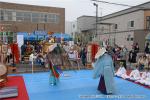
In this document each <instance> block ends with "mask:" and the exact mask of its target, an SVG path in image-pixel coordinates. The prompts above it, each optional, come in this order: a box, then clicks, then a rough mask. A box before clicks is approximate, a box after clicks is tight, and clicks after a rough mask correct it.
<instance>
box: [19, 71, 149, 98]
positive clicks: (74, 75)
mask: <svg viewBox="0 0 150 100" xmlns="http://www.w3.org/2000/svg"><path fill="white" fill-rule="evenodd" d="M64 74H68V75H69V76H68V77H64V76H62V77H61V78H60V80H59V81H60V82H59V84H58V85H57V86H51V85H50V84H49V73H48V72H45V73H33V74H21V75H23V77H24V80H25V84H26V88H27V91H28V95H29V98H30V100H116V99H118V100H150V99H149V98H150V90H149V89H146V88H144V87H142V86H140V85H137V84H134V83H132V82H129V81H126V80H122V79H120V78H117V77H115V85H116V93H115V94H114V95H111V96H107V95H103V94H102V93H101V92H99V91H97V86H98V82H99V79H93V78H92V74H93V73H92V71H91V70H81V71H76V72H75V71H65V72H64Z"/></svg>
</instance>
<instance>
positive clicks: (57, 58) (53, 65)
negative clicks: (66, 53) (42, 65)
mask: <svg viewBox="0 0 150 100" xmlns="http://www.w3.org/2000/svg"><path fill="white" fill-rule="evenodd" d="M56 49H58V48H57V44H53V45H51V46H50V47H49V53H48V54H47V61H48V64H49V68H50V84H51V85H56V84H57V82H58V79H59V76H60V73H61V71H60V68H58V67H59V66H61V65H62V61H61V55H60V52H59V50H56Z"/></svg>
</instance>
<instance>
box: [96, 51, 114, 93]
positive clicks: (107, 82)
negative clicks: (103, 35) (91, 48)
mask: <svg viewBox="0 0 150 100" xmlns="http://www.w3.org/2000/svg"><path fill="white" fill-rule="evenodd" d="M95 59H97V60H96V62H95V63H94V64H93V67H94V76H93V78H99V77H100V81H99V85H98V90H99V91H101V92H102V93H103V94H113V93H114V92H115V85H114V78H113V77H114V74H115V73H114V65H113V60H112V57H111V56H110V55H109V54H108V53H107V51H106V49H105V48H100V49H99V50H98V52H97V54H96V55H95Z"/></svg>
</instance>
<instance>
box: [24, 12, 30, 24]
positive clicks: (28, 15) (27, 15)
mask: <svg viewBox="0 0 150 100" xmlns="http://www.w3.org/2000/svg"><path fill="white" fill-rule="evenodd" d="M24 21H25V22H31V13H29V12H24Z"/></svg>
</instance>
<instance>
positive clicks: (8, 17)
mask: <svg viewBox="0 0 150 100" xmlns="http://www.w3.org/2000/svg"><path fill="white" fill-rule="evenodd" d="M4 19H5V20H6V21H12V11H8V10H6V11H5V17H4Z"/></svg>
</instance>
